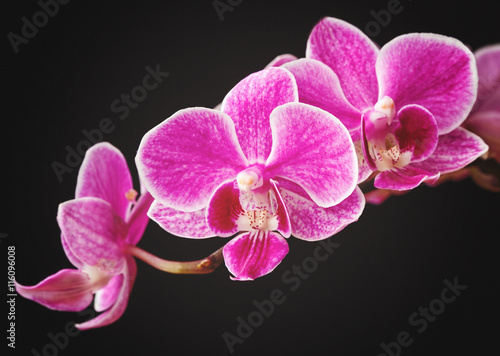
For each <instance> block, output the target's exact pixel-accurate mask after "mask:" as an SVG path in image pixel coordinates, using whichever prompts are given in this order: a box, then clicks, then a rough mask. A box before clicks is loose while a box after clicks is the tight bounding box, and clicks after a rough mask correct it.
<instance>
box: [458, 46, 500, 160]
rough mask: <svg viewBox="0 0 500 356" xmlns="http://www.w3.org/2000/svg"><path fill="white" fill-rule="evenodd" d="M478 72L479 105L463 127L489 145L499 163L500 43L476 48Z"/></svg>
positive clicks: (489, 153)
mask: <svg viewBox="0 0 500 356" xmlns="http://www.w3.org/2000/svg"><path fill="white" fill-rule="evenodd" d="M475 55H476V61H477V70H478V75H479V88H478V95H477V101H476V105H475V106H474V108H473V110H472V112H471V114H470V115H469V117H468V118H467V120H466V121H465V122H464V124H463V127H465V128H466V129H468V130H470V131H472V132H474V133H475V134H477V135H479V136H480V137H481V138H482V139H483V140H484V141H485V142H486V143H487V144H488V146H489V152H488V156H489V157H491V158H493V159H495V160H496V161H497V162H499V163H500V44H497V45H492V46H486V47H483V48H480V49H478V50H477V51H476V52H475Z"/></svg>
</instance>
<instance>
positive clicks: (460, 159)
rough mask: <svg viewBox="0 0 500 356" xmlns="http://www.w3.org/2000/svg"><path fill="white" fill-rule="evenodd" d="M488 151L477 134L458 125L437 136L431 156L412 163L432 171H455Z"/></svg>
mask: <svg viewBox="0 0 500 356" xmlns="http://www.w3.org/2000/svg"><path fill="white" fill-rule="evenodd" d="M487 151H488V146H487V145H486V144H485V143H484V141H483V140H482V139H481V138H480V137H479V136H477V135H475V134H473V133H472V132H470V131H467V130H466V129H464V128H462V127H459V128H457V129H455V130H453V131H452V132H450V133H449V134H447V135H443V136H439V142H438V145H437V147H436V149H435V150H434V153H433V154H432V156H430V157H429V158H427V159H426V160H425V161H422V162H417V163H414V164H412V165H413V166H415V167H418V168H420V169H423V170H426V171H429V172H433V173H437V172H439V173H441V174H444V173H449V172H453V171H457V170H459V169H461V168H463V167H465V166H466V165H468V164H469V163H471V162H472V161H474V160H475V159H476V158H478V157H480V156H481V155H482V154H484V153H486V152H487Z"/></svg>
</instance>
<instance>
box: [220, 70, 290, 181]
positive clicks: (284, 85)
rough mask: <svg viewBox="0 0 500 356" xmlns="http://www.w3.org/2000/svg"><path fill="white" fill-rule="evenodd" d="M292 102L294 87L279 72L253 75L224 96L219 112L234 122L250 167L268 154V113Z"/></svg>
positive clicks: (287, 77)
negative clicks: (250, 164)
mask: <svg viewBox="0 0 500 356" xmlns="http://www.w3.org/2000/svg"><path fill="white" fill-rule="evenodd" d="M293 101H298V93H297V84H296V83H295V79H294V78H293V75H292V74H291V73H290V72H288V71H287V70H285V69H282V68H268V69H264V70H261V71H259V72H257V73H253V74H251V75H249V76H248V77H246V78H245V79H243V80H242V81H240V82H239V83H238V84H237V85H236V86H235V87H234V88H233V89H231V91H230V92H229V93H228V94H227V95H226V97H225V98H224V100H223V101H222V111H223V112H225V113H226V114H228V115H229V116H230V117H231V118H232V119H233V121H234V124H235V128H236V134H237V136H238V141H239V143H240V145H241V148H242V149H243V152H244V153H245V155H246V157H247V158H248V160H249V161H250V162H251V163H256V162H260V163H263V162H264V161H265V160H266V158H267V156H268V155H269V152H270V151H271V144H272V139H271V127H270V126H269V115H270V114H271V111H273V109H274V108H276V107H277V106H280V105H282V104H285V103H289V102H293ZM219 183H220V182H219Z"/></svg>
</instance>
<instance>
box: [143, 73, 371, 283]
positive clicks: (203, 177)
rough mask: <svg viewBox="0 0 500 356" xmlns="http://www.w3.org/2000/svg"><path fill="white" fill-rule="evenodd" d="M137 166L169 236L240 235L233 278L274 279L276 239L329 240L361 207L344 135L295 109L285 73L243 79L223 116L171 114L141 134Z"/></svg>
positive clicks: (283, 248) (336, 124)
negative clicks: (290, 237) (261, 277)
mask: <svg viewBox="0 0 500 356" xmlns="http://www.w3.org/2000/svg"><path fill="white" fill-rule="evenodd" d="M136 163H137V168H138V171H139V176H140V177H141V179H142V181H143V182H144V184H145V186H146V187H147V189H148V191H150V192H151V195H153V197H154V198H155V201H154V202H153V204H152V206H151V208H150V210H149V212H148V214H149V216H150V217H151V218H152V219H153V220H155V221H156V222H157V223H158V224H160V226H162V227H163V228H164V229H166V230H167V231H169V232H171V233H173V234H175V235H179V236H183V237H189V238H206V237H211V236H215V235H218V236H221V237H229V236H232V235H234V234H237V233H238V232H243V233H241V234H239V235H237V236H236V237H234V238H233V239H232V240H231V241H230V242H229V243H227V244H226V245H225V246H224V248H223V255H224V260H225V263H226V266H227V268H228V269H229V271H230V272H231V273H232V274H233V275H234V279H237V280H252V279H255V278H257V277H260V276H263V275H265V274H267V273H269V272H271V271H272V270H273V269H274V268H275V267H276V266H277V265H278V264H279V263H280V262H281V260H282V259H283V258H284V256H285V255H286V254H287V253H288V244H287V242H286V240H285V239H284V238H283V236H284V237H288V236H290V234H293V235H295V236H296V237H298V238H302V239H305V240H318V239H323V238H327V237H329V236H331V235H332V234H334V233H336V232H337V231H339V230H341V229H342V228H343V227H344V226H346V225H347V224H349V223H350V222H353V221H355V220H357V219H358V217H359V215H360V214H361V211H362V209H363V206H364V198H363V195H362V194H361V192H360V190H359V188H357V187H356V182H357V174H358V173H357V159H356V154H355V151H354V147H353V144H352V140H351V138H350V136H349V133H348V131H347V130H346V128H345V127H344V126H343V125H342V124H341V122H340V121H339V120H338V119H337V118H335V117H334V116H333V115H331V114H329V113H328V112H326V111H324V110H321V109H319V108H316V107H313V106H310V105H307V104H303V103H298V95H297V85H296V82H295V80H294V78H293V76H292V75H291V73H290V72H288V71H287V70H284V69H282V68H268V69H264V70H262V71H259V72H257V73H254V74H252V75H250V76H248V77H247V78H245V79H243V80H242V81H241V82H240V83H238V84H237V85H236V86H235V87H234V88H233V89H232V90H231V91H230V92H229V93H228V94H227V96H226V97H225V98H224V100H223V102H222V107H221V110H220V111H218V110H213V109H208V108H200V107H196V108H188V109H184V110H180V111H178V112H177V113H175V114H174V115H172V116H171V117H170V118H168V119H167V120H165V121H164V122H162V123H160V124H159V125H158V126H156V127H155V128H153V129H152V130H150V131H149V132H148V133H147V134H146V135H145V136H144V137H143V139H142V142H141V144H140V147H139V150H138V153H137V157H136ZM275 231H277V232H278V233H276V232H275ZM280 234H281V235H280Z"/></svg>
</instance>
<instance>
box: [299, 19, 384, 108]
mask: <svg viewBox="0 0 500 356" xmlns="http://www.w3.org/2000/svg"><path fill="white" fill-rule="evenodd" d="M377 54H378V48H377V46H376V45H375V44H374V43H373V42H372V41H371V40H370V38H368V36H366V35H365V34H364V33H363V32H362V31H361V30H360V29H358V28H356V27H354V26H353V25H351V24H349V23H347V22H345V21H342V20H339V19H336V18H332V17H326V18H324V19H323V20H321V21H320V22H319V23H318V24H317V25H316V26H315V27H314V29H313V30H312V32H311V35H310V36H309V40H308V42H307V49H306V57H307V58H312V59H317V60H319V61H320V62H323V63H324V64H326V65H327V66H328V67H330V68H331V69H333V71H334V72H335V74H337V76H338V78H339V81H340V85H341V87H342V89H343V91H344V93H345V96H346V98H347V100H348V101H349V102H350V103H351V104H352V105H353V106H354V107H355V108H357V109H358V110H360V111H363V110H365V109H367V108H370V107H372V106H373V105H374V104H375V102H376V101H377V94H378V83H377V76H376V74H375V62H376V60H377Z"/></svg>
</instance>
